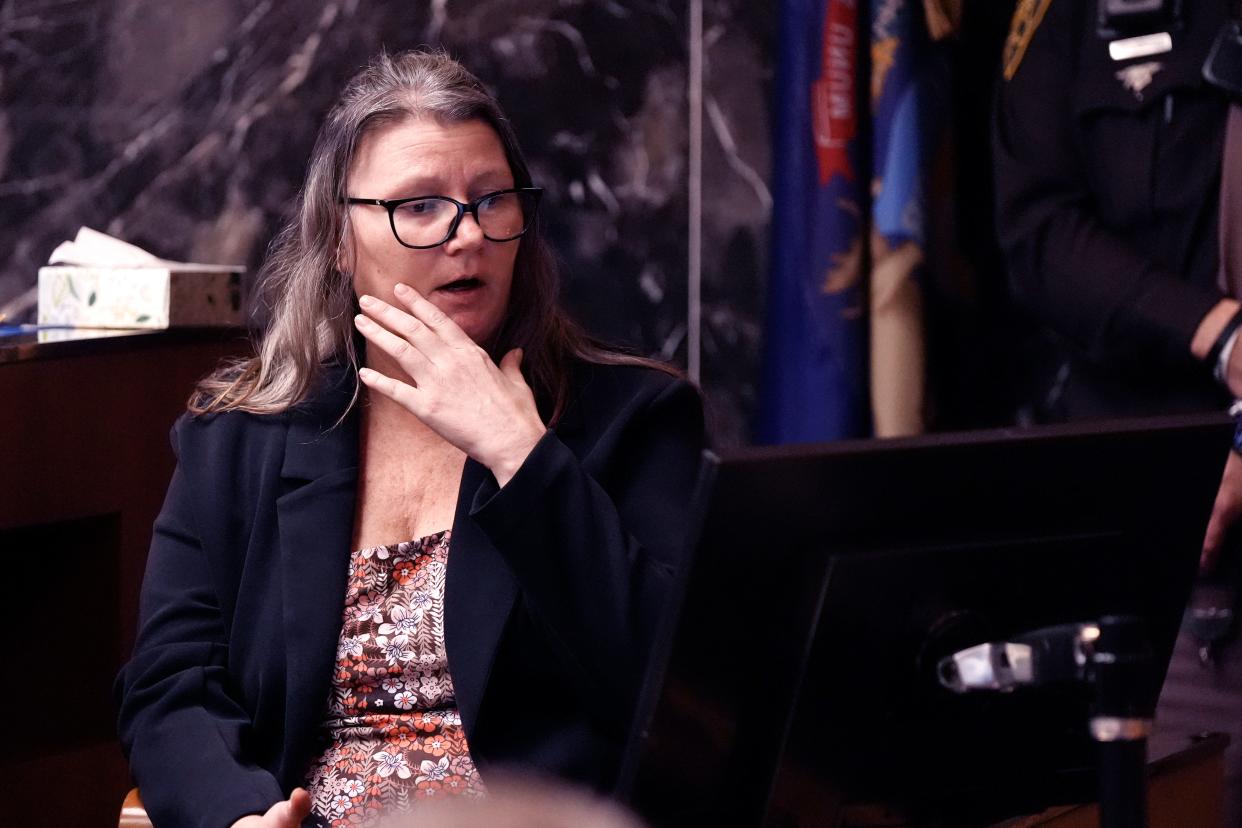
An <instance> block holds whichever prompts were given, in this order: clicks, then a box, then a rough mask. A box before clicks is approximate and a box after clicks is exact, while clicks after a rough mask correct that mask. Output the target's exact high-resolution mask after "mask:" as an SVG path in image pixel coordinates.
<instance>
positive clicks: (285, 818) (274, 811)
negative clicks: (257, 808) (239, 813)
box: [233, 788, 311, 828]
mask: <svg viewBox="0 0 1242 828" xmlns="http://www.w3.org/2000/svg"><path fill="white" fill-rule="evenodd" d="M310 809H311V798H310V794H308V793H307V792H306V791H304V790H303V789H302V788H294V789H293V793H291V794H290V795H289V798H288V799H286V800H285V801H283V802H277V803H276V804H275V805H273V806H272V807H270V808H268V809H267V813H265V814H264V815H263V816H259V815H258V814H251V815H250V816H244V817H242V818H241V819H239V820H237V822H234V823H233V828H298V826H299V825H301V824H302V820H304V819H306V817H307V816H308V815H309V814H310Z"/></svg>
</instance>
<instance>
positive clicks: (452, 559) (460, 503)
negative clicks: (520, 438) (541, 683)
mask: <svg viewBox="0 0 1242 828" xmlns="http://www.w3.org/2000/svg"><path fill="white" fill-rule="evenodd" d="M484 485H491V486H495V485H496V483H495V480H493V479H492V473H491V472H490V471H488V469H487V468H486V467H485V466H483V465H481V464H480V463H476V462H475V461H474V460H467V461H466V466H465V468H464V469H463V470H462V475H461V488H460V490H459V491H458V493H457V513H456V515H455V517H454V519H453V540H452V545H451V547H450V549H449V565H448V573H447V578H446V579H445V586H444V592H445V597H444V605H445V611H444V640H445V650H446V652H447V654H448V660H449V673H450V675H451V676H452V677H453V690H454V692H455V694H456V696H457V709H458V711H459V712H460V713H461V718H462V724H463V725H464V726H465V729H466V735H467V738H471V736H472V734H473V732H474V725H475V723H476V722H477V721H478V715H479V705H480V702H481V701H482V700H483V691H484V690H485V688H486V686H487V679H488V675H489V674H490V673H491V669H492V662H493V660H494V659H495V657H496V647H497V645H498V644H499V643H500V637H501V634H502V633H503V632H504V627H505V621H507V620H508V618H509V613H510V612H511V611H512V610H513V605H514V601H515V599H516V598H517V591H518V587H517V580H516V579H515V578H514V576H513V573H512V571H511V570H510V569H509V566H508V564H506V563H505V560H504V558H502V557H501V556H500V552H498V551H497V550H496V547H495V546H493V545H492V542H491V541H490V540H489V539H488V537H487V535H485V534H484V533H483V530H482V529H480V528H479V527H478V526H476V525H475V523H474V521H473V520H471V519H470V507H471V504H472V503H473V502H474V497H475V493H476V492H477V491H478V490H479V488H480V487H481V486H484Z"/></svg>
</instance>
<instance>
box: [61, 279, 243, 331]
mask: <svg viewBox="0 0 1242 828" xmlns="http://www.w3.org/2000/svg"><path fill="white" fill-rule="evenodd" d="M243 271H244V268H240V267H230V266H225V265H184V266H179V265H172V264H169V265H158V266H150V267H88V266H84V265H48V266H47V267H41V268H39V318H38V322H39V324H40V325H75V326H79V327H89V328H169V327H181V326H217V325H218V326H234V325H241V324H242V312H241V274H242V272H243Z"/></svg>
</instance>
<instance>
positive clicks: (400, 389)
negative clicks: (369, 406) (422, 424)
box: [358, 368, 422, 418]
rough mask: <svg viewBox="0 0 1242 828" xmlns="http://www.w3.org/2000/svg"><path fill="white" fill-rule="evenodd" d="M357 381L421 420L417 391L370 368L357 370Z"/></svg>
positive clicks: (419, 400)
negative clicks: (360, 381)
mask: <svg viewBox="0 0 1242 828" xmlns="http://www.w3.org/2000/svg"><path fill="white" fill-rule="evenodd" d="M358 379H360V380H362V384H363V385H365V386H366V387H367V388H370V389H371V390H372V391H378V392H379V393H381V394H383V395H384V396H385V397H388V398H389V399H390V400H392V401H393V402H395V403H397V404H398V405H400V406H402V407H403V408H405V409H406V410H407V411H409V412H410V413H411V414H413V415H414V416H416V417H420V418H421V416H422V415H421V413H420V403H421V402H422V400H421V398H420V397H419V392H418V390H417V389H415V388H411V387H410V386H409V385H406V384H405V383H404V382H400V381H399V380H395V379H393V378H392V377H386V376H384V375H383V374H381V373H380V372H379V371H373V370H372V369H370V368H360V369H358Z"/></svg>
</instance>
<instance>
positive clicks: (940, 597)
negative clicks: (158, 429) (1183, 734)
mask: <svg viewBox="0 0 1242 828" xmlns="http://www.w3.org/2000/svg"><path fill="white" fill-rule="evenodd" d="M1231 430H1232V423H1231V422H1230V421H1229V420H1228V419H1227V418H1225V417H1224V416H1221V415H1203V416H1192V417H1179V418H1163V419H1158V420H1132V421H1122V422H1111V423H1095V424H1085V425H1064V426H1051V427H1039V428H1032V429H1025V430H1016V429H1007V430H1000V431H989V432H974V433H969V434H960V435H937V436H930V437H921V438H914V439H899V440H889V441H854V442H843V443H835V444H827V445H822V446H800V447H780V448H762V449H749V450H743V451H739V452H735V453H732V454H729V455H726V456H723V457H720V458H714V457H709V463H708V470H707V473H706V474H705V476H704V483H703V485H702V486H701V487H700V492H699V497H698V501H699V515H700V521H701V523H700V526H699V527H698V531H697V544H696V551H695V554H694V555H693V556H692V557H691V559H690V563H689V565H688V566H687V568H686V569H685V571H684V572H683V575H682V582H681V585H680V587H679V595H681V596H682V599H681V600H680V601H679V602H675V603H677V604H678V606H676V607H674V608H673V610H672V612H670V615H669V617H668V619H667V621H666V629H665V635H664V636H663V637H662V639H661V644H660V645H659V646H658V647H657V651H656V654H655V656H654V658H653V666H652V670H651V674H650V676H649V679H648V682H647V686H646V689H645V691H644V694H643V699H642V701H641V702H640V709H639V713H638V718H637V726H636V730H635V734H634V736H633V738H632V739H631V743H630V746H629V750H628V752H627V757H626V761H625V766H624V769H623V773H622V783H621V789H620V790H621V793H622V796H623V797H624V798H627V799H628V801H629V802H630V804H631V805H632V806H633V807H634V808H635V809H636V810H638V812H639V813H640V814H642V815H643V816H645V817H646V818H647V819H649V820H650V821H651V822H652V823H653V824H656V825H664V824H711V823H720V822H725V823H729V824H754V825H758V824H778V823H782V822H784V821H786V820H787V819H789V820H794V821H795V822H796V823H797V824H818V823H819V821H820V820H827V819H829V818H830V817H831V814H832V813H834V812H835V810H834V809H836V808H837V807H838V806H839V805H840V804H841V803H842V802H847V801H849V802H883V803H887V804H888V805H889V806H890V807H895V808H897V809H899V810H903V811H905V812H906V813H908V814H919V813H926V812H934V813H938V814H940V815H941V816H944V815H945V814H950V813H952V814H954V815H955V816H954V818H955V819H959V820H963V821H965V822H971V821H974V820H976V819H978V820H982V819H988V818H992V817H999V816H1004V815H1006V813H1010V814H1012V813H1019V812H1023V811H1025V812H1030V811H1033V810H1037V809H1039V808H1042V807H1044V806H1046V805H1049V804H1053V803H1056V802H1058V801H1081V800H1084V799H1088V798H1090V797H1091V796H1092V792H1093V788H1092V786H1093V785H1094V773H1093V768H1094V762H1095V759H1094V748H1093V746H1092V744H1091V743H1090V741H1089V740H1088V737H1087V731H1086V721H1087V710H1088V705H1089V701H1090V698H1089V690H1088V689H1087V688H1085V687H1083V686H1080V685H1064V686H1054V687H1045V688H1036V689H1027V688H1023V689H1022V690H1019V691H1018V692H1014V693H1011V694H1006V695H1001V694H993V695H968V696H958V695H953V694H951V693H950V692H949V691H947V690H945V689H944V688H942V687H941V686H940V685H939V683H938V682H937V679H936V664H937V662H938V661H939V660H940V658H942V657H943V656H945V655H948V654H950V653H951V652H954V651H956V650H958V649H962V648H964V647H967V646H970V645H974V644H978V643H982V642H985V641H996V640H1005V639H1006V638H1008V637H1011V636H1015V635H1018V634H1021V633H1023V632H1027V631H1030V630H1034V629H1037V628H1040V627H1044V626H1049V625H1053V624H1059V623H1068V622H1079V621H1095V620H1098V619H1099V618H1100V617H1101V616H1103V615H1106V614H1116V613H1120V614H1132V615H1136V616H1139V617H1140V618H1142V619H1144V622H1145V624H1146V626H1147V628H1148V631H1149V636H1150V640H1151V644H1152V647H1153V650H1154V653H1155V659H1156V663H1157V670H1156V672H1157V674H1158V675H1157V676H1156V680H1155V681H1154V682H1153V685H1152V687H1151V688H1150V692H1151V693H1152V695H1153V702H1154V694H1155V693H1156V692H1158V688H1159V684H1160V683H1161V682H1162V681H1163V674H1164V669H1165V668H1166V666H1167V663H1168V659H1169V656H1170V654H1171V651H1172V647H1173V643H1174V640H1175V638H1176V634H1177V629H1178V626H1179V622H1180V619H1181V617H1182V613H1183V608H1184V606H1185V603H1186V600H1187V596H1188V594H1189V591H1190V587H1191V585H1192V581H1193V579H1194V576H1195V572H1196V567H1197V560H1198V555H1199V549H1200V545H1201V541H1202V538H1203V530H1204V527H1205V526H1206V522H1207V518H1208V514H1209V511H1210V508H1211V504H1212V499H1213V495H1214V493H1215V490H1216V486H1217V484H1218V482H1219V478H1220V472H1221V468H1222V466H1223V463H1224V460H1225V458H1226V456H1227V452H1228V447H1229V439H1230V434H1231ZM791 824H792V823H791Z"/></svg>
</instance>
